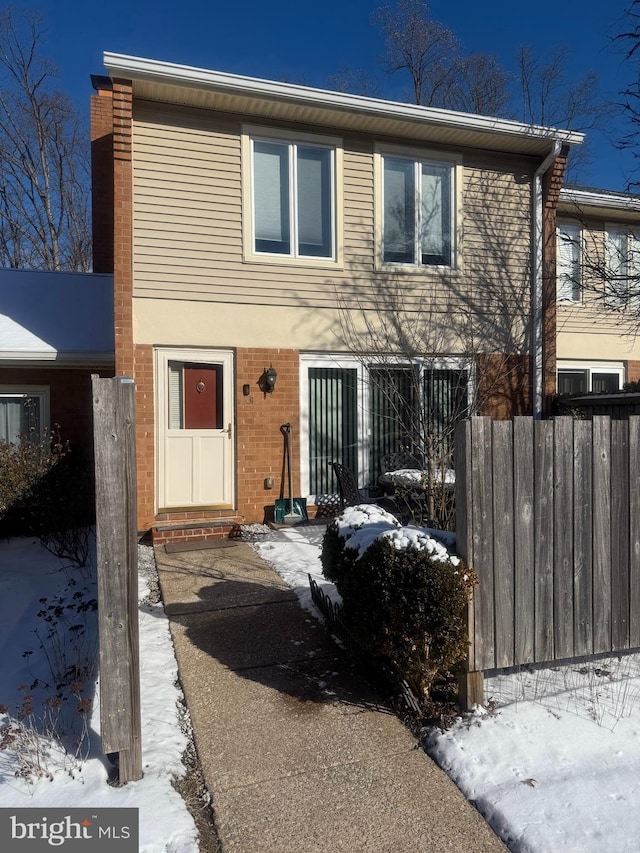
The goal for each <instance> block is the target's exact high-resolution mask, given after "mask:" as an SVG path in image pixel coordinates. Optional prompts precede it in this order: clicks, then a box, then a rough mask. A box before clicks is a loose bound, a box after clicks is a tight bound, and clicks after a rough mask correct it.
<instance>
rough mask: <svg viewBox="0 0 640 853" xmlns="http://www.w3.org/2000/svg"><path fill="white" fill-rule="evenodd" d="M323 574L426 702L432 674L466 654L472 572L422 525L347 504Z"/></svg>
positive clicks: (357, 631)
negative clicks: (417, 526) (405, 522)
mask: <svg viewBox="0 0 640 853" xmlns="http://www.w3.org/2000/svg"><path fill="white" fill-rule="evenodd" d="M322 566H323V572H324V575H325V577H327V578H328V579H329V580H331V581H333V583H335V585H336V588H337V590H338V592H339V593H340V595H341V597H342V601H343V610H342V616H343V618H344V620H345V622H346V624H347V625H348V626H349V627H350V629H351V630H352V632H353V634H354V635H355V637H356V638H357V639H358V641H359V642H360V644H361V645H362V646H363V647H364V648H366V649H368V650H369V651H370V652H372V653H373V654H374V655H377V656H381V657H382V658H384V659H385V660H387V661H389V662H390V663H391V664H392V665H393V666H395V668H396V669H397V671H398V672H399V673H400V674H401V675H402V677H403V678H405V679H406V680H407V682H408V683H409V685H410V686H411V687H412V688H413V690H414V692H415V694H416V696H417V697H418V698H419V699H420V700H422V701H426V700H427V699H428V697H429V691H430V688H431V685H432V684H433V682H434V680H435V679H436V678H437V677H439V676H444V675H445V674H447V673H448V672H450V671H451V670H452V669H453V668H455V666H456V665H457V664H459V663H460V662H461V661H462V660H463V659H464V657H465V655H466V653H467V649H468V643H469V639H468V636H467V625H466V618H465V607H466V604H467V602H468V600H469V597H470V595H471V592H472V590H473V587H474V585H475V583H476V577H475V575H474V573H473V571H472V570H470V569H469V568H468V567H465V566H464V565H463V564H462V563H461V561H460V560H458V558H457V557H454V556H452V555H451V554H449V553H448V552H447V550H446V548H445V547H444V545H442V544H441V543H439V542H437V541H436V540H434V539H433V538H432V537H430V536H429V535H428V534H427V532H426V531H425V530H422V529H420V528H414V527H401V526H400V524H399V522H398V521H397V520H396V519H395V518H394V517H393V516H392V515H389V513H386V512H384V511H382V510H379V509H378V508H377V507H371V506H360V507H351V508H349V509H347V510H345V512H344V513H343V514H342V515H341V516H339V517H338V518H336V519H335V520H334V521H333V522H332V523H331V524H330V525H329V527H328V528H327V531H326V533H325V537H324V541H323V548H322Z"/></svg>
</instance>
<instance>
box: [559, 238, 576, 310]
mask: <svg viewBox="0 0 640 853" xmlns="http://www.w3.org/2000/svg"><path fill="white" fill-rule="evenodd" d="M557 275H558V285H557V298H558V299H568V300H570V301H572V302H577V301H579V300H580V228H579V227H578V226H577V225H561V226H560V227H559V228H558V269H557Z"/></svg>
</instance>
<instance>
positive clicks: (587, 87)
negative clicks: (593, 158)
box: [516, 45, 614, 181]
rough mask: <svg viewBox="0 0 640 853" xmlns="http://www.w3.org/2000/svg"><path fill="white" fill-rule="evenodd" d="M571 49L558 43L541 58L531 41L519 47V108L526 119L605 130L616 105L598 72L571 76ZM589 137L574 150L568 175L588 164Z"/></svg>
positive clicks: (572, 177) (571, 178)
mask: <svg viewBox="0 0 640 853" xmlns="http://www.w3.org/2000/svg"><path fill="white" fill-rule="evenodd" d="M568 61H569V50H568V48H566V47H556V48H554V49H553V50H552V51H551V52H550V53H549V55H548V56H547V57H546V58H544V59H542V60H541V59H540V58H539V57H538V55H537V54H536V53H535V51H534V49H533V47H531V45H523V46H522V47H521V48H520V49H519V51H518V76H517V85H518V89H519V93H518V98H517V100H516V103H519V108H518V109H517V112H519V114H520V118H521V119H522V121H523V122H526V123H528V124H539V125H546V126H550V127H561V128H568V129H569V130H580V131H588V130H604V129H605V128H606V125H607V122H608V121H609V119H610V118H611V116H612V113H613V110H614V107H613V105H612V104H610V103H609V102H607V101H606V99H605V98H604V97H603V96H602V95H600V94H599V91H598V75H597V74H595V73H594V72H589V73H587V74H585V75H584V76H583V77H581V78H580V79H578V80H572V79H571V78H570V77H569V74H568V71H567V65H568ZM589 160H590V154H589V146H588V140H587V141H586V142H585V143H584V144H583V145H580V146H579V147H578V149H577V150H572V153H571V159H570V161H569V165H568V170H567V179H568V180H569V181H576V180H577V179H578V178H579V176H580V175H581V174H582V172H583V171H584V169H585V168H586V167H587V165H588V164H589Z"/></svg>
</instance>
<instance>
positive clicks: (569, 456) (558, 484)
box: [553, 417, 573, 658]
mask: <svg viewBox="0 0 640 853" xmlns="http://www.w3.org/2000/svg"><path fill="white" fill-rule="evenodd" d="M554 427H555V429H554V441H553V504H554V506H553V525H554V534H553V551H554V555H553V557H554V559H553V626H554V631H553V640H554V643H553V648H554V656H555V657H559V658H567V657H571V655H572V654H573V518H572V516H573V419H572V418H568V417H560V418H556V419H555V422H554Z"/></svg>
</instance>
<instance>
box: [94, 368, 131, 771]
mask: <svg viewBox="0 0 640 853" xmlns="http://www.w3.org/2000/svg"><path fill="white" fill-rule="evenodd" d="M91 379H92V394H93V419H94V420H93V424H94V428H93V435H94V452H95V474H96V477H95V479H96V541H97V562H98V625H99V633H100V736H101V739H102V749H103V752H104V753H105V754H113V753H117V754H118V758H117V765H118V776H119V783H120V784H121V785H124V784H125V783H126V782H129V781H135V780H137V779H141V778H142V744H141V737H140V728H141V722H140V664H139V639H138V549H137V518H136V455H135V385H134V383H133V380H132V379H126V378H123V377H116V378H114V379H100V378H99V377H97V376H92V378H91Z"/></svg>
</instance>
